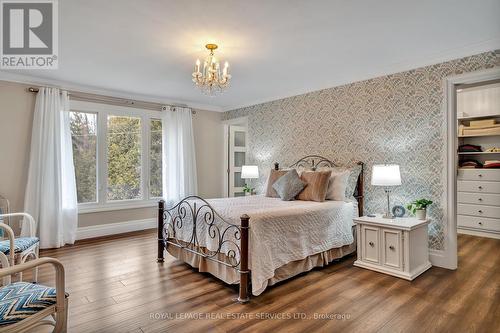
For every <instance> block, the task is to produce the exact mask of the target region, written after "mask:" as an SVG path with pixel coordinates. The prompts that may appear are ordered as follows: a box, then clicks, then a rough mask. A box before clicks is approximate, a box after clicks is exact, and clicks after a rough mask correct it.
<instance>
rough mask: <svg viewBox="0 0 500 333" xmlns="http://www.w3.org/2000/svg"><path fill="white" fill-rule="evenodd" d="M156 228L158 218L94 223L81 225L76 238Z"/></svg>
mask: <svg viewBox="0 0 500 333" xmlns="http://www.w3.org/2000/svg"><path fill="white" fill-rule="evenodd" d="M153 228H156V219H154V218H152V219H144V220H134V221H125V222H118V223H109V224H101V225H92V226H89V227H80V228H78V229H77V231H76V239H77V240H79V239H86V238H95V237H102V236H109V235H117V234H123V233H125V232H131V231H138V230H146V229H153Z"/></svg>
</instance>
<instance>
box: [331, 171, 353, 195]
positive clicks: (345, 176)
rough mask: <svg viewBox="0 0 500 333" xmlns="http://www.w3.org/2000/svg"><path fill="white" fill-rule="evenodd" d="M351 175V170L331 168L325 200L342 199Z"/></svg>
mask: <svg viewBox="0 0 500 333" xmlns="http://www.w3.org/2000/svg"><path fill="white" fill-rule="evenodd" d="M350 175H351V170H337V169H333V170H332V175H331V176H330V181H329V182H328V191H327V192H326V200H336V201H344V200H345V197H346V189H347V181H348V180H349V176H350Z"/></svg>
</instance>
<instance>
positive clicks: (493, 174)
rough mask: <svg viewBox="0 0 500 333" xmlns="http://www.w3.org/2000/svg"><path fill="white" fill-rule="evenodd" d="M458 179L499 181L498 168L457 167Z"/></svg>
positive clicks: (499, 171)
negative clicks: (465, 168)
mask: <svg viewBox="0 0 500 333" xmlns="http://www.w3.org/2000/svg"><path fill="white" fill-rule="evenodd" d="M458 179H459V180H492V181H500V169H467V170H464V169H459V170H458Z"/></svg>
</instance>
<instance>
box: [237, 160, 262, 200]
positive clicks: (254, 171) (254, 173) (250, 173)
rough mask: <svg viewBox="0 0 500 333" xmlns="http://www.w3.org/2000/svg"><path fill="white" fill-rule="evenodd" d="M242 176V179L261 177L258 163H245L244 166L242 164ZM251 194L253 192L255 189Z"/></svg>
mask: <svg viewBox="0 0 500 333" xmlns="http://www.w3.org/2000/svg"><path fill="white" fill-rule="evenodd" d="M241 178H242V179H256V178H259V167H258V166H256V165H244V166H242V167H241ZM245 185H246V184H245ZM250 194H253V190H252V192H251V193H250Z"/></svg>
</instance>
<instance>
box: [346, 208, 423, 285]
mask: <svg viewBox="0 0 500 333" xmlns="http://www.w3.org/2000/svg"><path fill="white" fill-rule="evenodd" d="M354 223H355V224H356V236H357V251H358V259H357V260H356V261H355V262H354V266H358V267H363V268H367V269H371V270H373V271H377V272H381V273H386V274H390V275H393V276H397V277H400V278H402V279H406V280H410V281H411V280H413V279H415V278H416V277H417V276H419V275H420V274H422V273H423V272H425V271H426V270H428V269H429V268H430V267H431V266H432V265H431V263H430V262H429V249H428V234H427V225H428V224H429V221H428V220H423V221H422V220H417V219H416V218H410V217H406V218H396V219H391V220H389V219H386V218H382V217H367V216H363V217H358V218H355V219H354Z"/></svg>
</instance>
